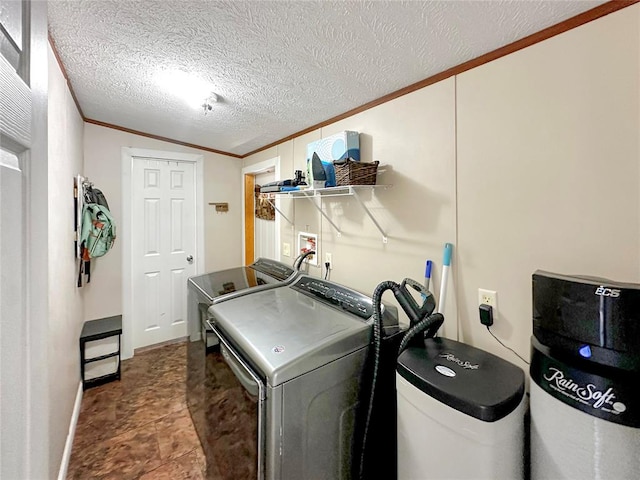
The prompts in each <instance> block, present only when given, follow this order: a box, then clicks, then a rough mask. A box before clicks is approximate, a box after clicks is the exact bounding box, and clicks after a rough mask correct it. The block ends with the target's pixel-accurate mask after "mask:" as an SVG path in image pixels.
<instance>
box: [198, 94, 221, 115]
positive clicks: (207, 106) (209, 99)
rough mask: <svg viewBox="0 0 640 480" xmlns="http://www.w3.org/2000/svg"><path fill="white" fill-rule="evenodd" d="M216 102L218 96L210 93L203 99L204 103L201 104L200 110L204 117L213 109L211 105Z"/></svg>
mask: <svg viewBox="0 0 640 480" xmlns="http://www.w3.org/2000/svg"><path fill="white" fill-rule="evenodd" d="M217 102H218V95H216V94H215V93H213V92H211V93H210V94H209V96H208V97H207V98H205V99H204V103H203V104H202V108H203V110H204V114H205V115H206V114H207V113H209V112H210V111H211V109H212V108H213V104H214V103H217Z"/></svg>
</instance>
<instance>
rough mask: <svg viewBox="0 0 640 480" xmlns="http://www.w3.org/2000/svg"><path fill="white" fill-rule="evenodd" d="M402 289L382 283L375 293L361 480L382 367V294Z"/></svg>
mask: <svg viewBox="0 0 640 480" xmlns="http://www.w3.org/2000/svg"><path fill="white" fill-rule="evenodd" d="M399 288H400V285H398V284H397V283H396V282H392V281H386V282H382V283H381V284H380V285H378V286H377V287H376V289H375V290H374V292H373V297H372V300H373V372H372V376H371V394H370V395H369V406H368V408H367V417H366V421H365V424H364V433H363V435H362V452H360V473H359V477H360V479H363V478H364V457H365V452H366V450H367V449H366V446H367V435H368V432H369V425H370V423H371V415H372V412H373V404H374V397H375V393H376V380H377V377H378V369H379V366H380V347H381V344H382V294H383V293H384V292H385V291H387V290H397V289H399Z"/></svg>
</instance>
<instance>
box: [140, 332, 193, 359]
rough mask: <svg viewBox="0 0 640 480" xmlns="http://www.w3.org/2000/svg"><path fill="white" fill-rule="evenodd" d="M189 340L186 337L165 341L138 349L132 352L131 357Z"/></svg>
mask: <svg viewBox="0 0 640 480" xmlns="http://www.w3.org/2000/svg"><path fill="white" fill-rule="evenodd" d="M187 340H189V337H188V336H184V337H178V338H174V339H172V340H167V341H166V342H161V343H154V344H153V345H147V346H146V347H138V348H135V349H134V350H133V355H134V356H136V355H138V354H139V353H144V352H148V351H149V350H155V349H156V348H161V347H166V346H167V345H173V344H175V343H186V342H187Z"/></svg>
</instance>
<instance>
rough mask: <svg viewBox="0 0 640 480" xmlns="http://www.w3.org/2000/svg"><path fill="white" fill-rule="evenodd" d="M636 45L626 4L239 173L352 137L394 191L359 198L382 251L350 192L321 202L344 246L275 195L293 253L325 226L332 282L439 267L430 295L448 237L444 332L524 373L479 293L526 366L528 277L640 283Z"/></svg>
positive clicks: (295, 164)
mask: <svg viewBox="0 0 640 480" xmlns="http://www.w3.org/2000/svg"><path fill="white" fill-rule="evenodd" d="M639 37H640V5H634V6H632V7H629V8H626V9H623V10H621V11H618V12H616V13H614V14H611V15H609V16H606V17H603V18H601V19H599V20H596V21H594V22H591V23H588V24H586V25H583V26H581V27H578V28H577V29H574V30H571V31H569V32H566V33H564V34H562V35H560V36H557V37H554V38H551V39H549V40H546V41H544V42H541V43H539V44H537V45H534V46H532V47H529V48H527V49H524V50H521V51H519V52H516V53H514V54H511V55H508V56H506V57H504V58H502V59H499V60H497V61H494V62H491V63H489V64H486V65H484V66H481V67H478V68H475V69H473V70H470V71H468V72H465V73H464V74H461V75H459V76H457V77H455V78H450V79H447V80H444V81H442V82H439V83H437V84H434V85H431V86H428V87H426V88H424V89H422V90H419V91H416V92H413V93H411V94H409V95H405V96H403V97H400V98H397V99H395V100H393V101H391V102H388V103H385V104H382V105H380V106H377V107H375V108H372V109H370V110H367V111H365V112H363V113H360V114H358V115H355V116H353V117H350V118H347V119H344V120H342V121H339V122H336V123H334V124H332V125H329V126H326V127H324V128H322V129H319V130H316V131H314V132H311V133H309V134H306V135H304V136H301V137H298V138H295V139H293V140H290V141H287V142H284V143H283V144H280V145H277V146H275V147H272V148H270V149H269V150H267V151H265V152H259V153H258V154H255V155H253V156H251V157H248V158H247V159H245V165H249V164H252V163H255V162H258V161H261V160H264V159H265V158H271V157H273V156H276V155H279V156H280V158H281V172H282V173H281V177H282V178H293V172H294V170H296V169H303V170H304V164H305V163H304V162H305V156H306V144H307V143H309V142H311V141H314V140H317V139H318V138H324V137H326V136H328V135H331V134H333V133H336V132H338V131H341V130H356V131H359V132H361V135H360V142H361V153H362V160H363V161H372V160H379V161H380V162H381V166H382V167H384V173H382V174H381V175H380V176H379V177H378V183H379V184H392V185H393V186H392V187H391V188H390V189H388V190H384V191H382V192H378V191H376V192H375V193H372V194H367V195H363V198H364V199H365V204H366V205H368V206H369V207H370V209H371V211H372V213H373V215H374V216H375V217H376V218H377V219H378V221H379V222H380V224H381V226H382V227H383V230H384V231H385V232H386V233H387V234H388V236H389V241H388V244H386V245H384V244H382V242H381V239H380V234H379V233H378V231H377V230H376V229H375V228H374V227H373V225H372V223H371V222H370V220H369V219H368V218H367V217H366V215H365V214H364V213H363V212H362V210H361V209H360V207H359V205H357V203H356V202H355V200H353V199H351V200H350V199H348V198H346V199H339V200H338V199H336V200H325V201H324V202H323V207H324V208H325V211H327V212H330V215H331V218H332V219H333V221H334V222H336V223H337V225H338V227H339V228H340V229H341V230H342V232H343V233H342V236H341V237H338V236H337V235H336V234H335V232H334V230H333V228H332V227H331V226H330V225H329V224H328V222H327V221H326V220H323V219H322V218H321V217H320V215H319V214H317V212H315V210H313V207H312V206H310V205H308V203H307V202H308V201H307V200H304V199H302V200H295V202H294V201H293V200H288V199H284V200H281V203H282V204H283V205H282V210H283V212H284V213H285V214H286V215H287V216H288V217H289V218H295V229H292V228H291V227H290V226H288V224H287V223H286V222H283V223H282V225H283V228H282V242H288V241H290V242H291V243H292V246H293V245H294V244H295V241H294V236H293V233H294V231H297V230H303V229H310V230H311V231H312V232H317V233H320V234H321V240H320V250H321V255H322V257H321V258H324V252H331V253H332V256H333V263H334V267H335V269H334V270H333V271H332V273H331V278H332V279H333V280H336V281H338V282H340V283H345V284H347V285H350V286H352V287H354V288H356V289H359V290H362V291H364V292H372V290H373V288H374V287H375V286H376V285H377V284H378V283H379V282H380V281H382V280H387V279H390V280H395V281H400V280H401V279H402V278H404V277H412V278H414V279H416V280H421V279H422V277H423V274H424V263H425V260H426V259H432V260H434V261H435V264H436V271H435V278H434V279H432V285H433V287H434V288H433V290H435V293H436V297H438V295H439V282H440V273H441V267H442V248H443V245H444V243H445V242H451V243H453V244H454V259H453V278H452V279H451V280H450V282H449V290H448V292H449V293H448V294H447V304H446V306H445V312H444V313H445V317H446V320H445V330H444V332H443V334H444V335H445V336H447V337H451V338H458V339H460V340H463V341H465V342H468V343H471V344H473V345H476V346H479V347H480V348H484V349H487V350H489V351H491V352H493V353H495V354H497V355H500V356H502V357H504V358H506V359H508V360H510V361H513V362H514V363H517V364H518V365H520V366H522V367H523V368H525V369H526V365H524V364H523V363H522V362H520V361H519V360H518V359H517V358H516V357H515V356H514V355H513V354H512V353H511V352H509V351H508V350H506V349H504V348H503V347H501V346H500V345H499V344H498V343H497V342H496V341H495V340H494V339H492V338H491V337H490V336H489V334H488V332H486V329H484V327H482V325H481V324H480V323H479V319H478V312H477V306H478V305H477V290H478V288H487V289H493V290H497V291H498V315H497V319H496V323H495V325H494V327H493V331H494V332H495V333H496V335H497V336H498V337H499V338H501V340H502V341H504V342H505V343H507V344H508V345H510V346H512V347H513V348H514V349H516V351H517V352H518V353H519V354H520V355H522V356H523V357H525V358H527V357H528V356H529V341H530V336H531V306H530V305H531V274H532V273H533V272H534V271H535V270H536V269H538V268H540V269H548V270H552V271H556V272H559V273H567V274H571V273H582V274H587V275H600V276H606V277H610V278H612V279H614V280H623V281H630V282H640V248H639V247H640V214H639V213H640V210H639V206H640V187H639V183H640V182H639V179H640V172H639V162H640V147H639V136H640V119H639V116H640V100H639V98H638V96H639V91H640V75H639V72H640V68H639V57H640V55H639V49H640V41H639ZM287 202H289V203H290V204H294V203H295V206H287V205H286V204H287ZM487 212H490V213H489V215H488V214H487ZM487 218H488V220H486V219H487ZM282 260H283V261H289V260H291V259H287V258H282ZM312 273H313V274H315V275H320V274H321V273H320V270H319V269H312Z"/></svg>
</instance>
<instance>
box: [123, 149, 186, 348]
mask: <svg viewBox="0 0 640 480" xmlns="http://www.w3.org/2000/svg"><path fill="white" fill-rule="evenodd" d="M131 219H132V232H131V234H132V275H133V281H132V288H133V292H132V298H133V305H132V313H133V347H134V348H139V347H144V346H147V345H153V344H156V343H161V342H166V341H168V340H173V339H177V338H181V337H184V336H186V335H187V322H186V320H187V278H188V277H190V276H192V275H194V274H195V273H196V261H195V255H196V196H195V165H194V164H193V163H192V162H181V161H171V160H166V159H154V158H136V159H135V160H134V162H133V171H132V218H131Z"/></svg>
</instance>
